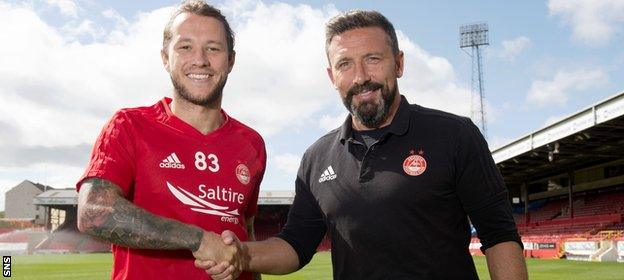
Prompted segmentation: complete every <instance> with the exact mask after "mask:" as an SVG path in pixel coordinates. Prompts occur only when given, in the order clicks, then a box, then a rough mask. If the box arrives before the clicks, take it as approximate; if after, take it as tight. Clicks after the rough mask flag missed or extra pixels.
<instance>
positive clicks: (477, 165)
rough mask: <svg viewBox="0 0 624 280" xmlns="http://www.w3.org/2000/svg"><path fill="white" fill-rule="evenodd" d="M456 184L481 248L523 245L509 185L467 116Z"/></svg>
mask: <svg viewBox="0 0 624 280" xmlns="http://www.w3.org/2000/svg"><path fill="white" fill-rule="evenodd" d="M455 170H456V172H457V173H456V187H457V193H458V195H459V199H460V200H461V203H462V206H463V208H464V209H465V211H466V212H467V213H468V216H469V217H470V220H471V222H472V224H473V225H474V227H475V228H476V230H477V234H478V236H479V239H480V240H481V244H482V247H481V250H482V251H483V252H484V253H485V250H486V249H488V248H490V247H492V246H494V245H496V244H498V243H501V242H506V241H515V242H518V244H520V247H522V242H521V241H520V236H519V235H518V231H517V228H516V223H515V221H514V219H513V215H512V209H511V204H510V203H509V197H508V193H507V188H506V187H505V183H504V181H503V178H502V176H501V175H500V172H499V171H498V169H497V167H496V164H495V163H494V159H492V155H491V152H490V150H489V148H488V145H487V143H486V141H485V139H484V138H483V136H482V135H481V133H480V132H479V129H478V128H477V127H476V126H475V125H474V124H473V123H472V121H470V119H465V123H463V125H462V127H461V129H460V133H459V136H458V143H457V149H456V162H455Z"/></svg>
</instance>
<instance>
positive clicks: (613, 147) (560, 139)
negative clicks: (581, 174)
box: [492, 92, 624, 184]
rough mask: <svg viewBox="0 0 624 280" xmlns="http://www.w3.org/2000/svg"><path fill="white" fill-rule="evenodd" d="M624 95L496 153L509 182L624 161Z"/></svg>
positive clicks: (497, 162) (495, 151)
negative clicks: (619, 160)
mask: <svg viewBox="0 0 624 280" xmlns="http://www.w3.org/2000/svg"><path fill="white" fill-rule="evenodd" d="M623 147H624V92H621V93H619V94H616V95H614V96H612V97H610V98H607V99H606V100H603V101H601V102H599V103H597V104H595V105H593V106H590V107H588V108H586V109H584V110H581V111H579V112H577V113H575V114H573V115H570V116H568V117H565V118H563V119H561V120H559V121H557V122H555V123H553V124H551V125H548V126H546V127H544V128H542V129H539V130H537V131H535V132H533V133H530V134H529V135H526V136H524V137H521V138H519V139H517V140H515V141H513V142H511V143H509V144H507V145H504V146H502V147H500V148H497V149H495V150H494V151H492V156H493V157H494V161H495V162H496V164H497V165H498V167H499V170H500V172H501V174H502V175H503V177H504V178H505V182H506V183H508V184H509V183H522V182H530V181H532V180H536V179H540V178H545V177H548V176H555V175H559V174H563V173H567V172H569V171H572V170H579V169H583V168H585V167H589V166H595V165H599V164H601V163H606V162H612V161H615V160H618V159H624V148H623Z"/></svg>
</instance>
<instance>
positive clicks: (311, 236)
mask: <svg viewBox="0 0 624 280" xmlns="http://www.w3.org/2000/svg"><path fill="white" fill-rule="evenodd" d="M306 161H307V160H306V155H304V156H303V159H302V160H301V165H300V166H299V172H298V173H297V179H296V181H295V199H294V201H293V204H292V205H291V207H290V211H289V212H288V219H287V221H286V225H284V228H282V231H281V232H280V233H279V234H277V237H279V238H281V239H283V240H284V241H286V242H288V244H290V246H292V247H293V249H294V250H295V252H297V256H298V257H299V268H302V267H304V266H305V265H306V264H308V263H309V262H310V260H311V259H312V256H314V254H315V253H316V248H318V246H319V244H320V243H321V241H322V240H323V237H324V236H325V233H326V232H327V225H326V224H325V219H324V215H323V212H322V211H321V209H320V206H319V205H318V203H317V201H316V199H315V198H314V196H313V195H312V193H311V192H310V185H309V183H308V182H309V181H308V175H309V168H307V167H306V166H307V164H306Z"/></svg>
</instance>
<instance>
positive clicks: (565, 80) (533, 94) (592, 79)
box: [527, 69, 608, 106]
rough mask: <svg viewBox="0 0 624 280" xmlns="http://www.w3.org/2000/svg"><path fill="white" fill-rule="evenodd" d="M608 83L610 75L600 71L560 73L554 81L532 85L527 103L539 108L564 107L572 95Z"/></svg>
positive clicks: (555, 76) (541, 81) (537, 82)
mask: <svg viewBox="0 0 624 280" xmlns="http://www.w3.org/2000/svg"><path fill="white" fill-rule="evenodd" d="M606 83H608V75H607V74H606V73H605V72H604V71H603V70H600V69H593V70H586V69H582V70H576V71H572V72H568V71H563V70H560V71H558V72H557V73H556V74H555V75H554V77H553V78H552V80H547V81H544V80H538V81H534V82H533V83H532V84H531V88H530V89H529V91H528V93H527V101H528V102H529V103H531V104H534V105H537V106H544V105H551V104H552V105H564V104H565V103H566V102H567V101H568V96H569V95H570V94H572V93H575V92H578V91H583V90H588V89H591V88H596V87H599V86H602V85H605V84H606Z"/></svg>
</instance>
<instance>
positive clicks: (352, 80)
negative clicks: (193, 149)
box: [197, 11, 527, 279]
mask: <svg viewBox="0 0 624 280" xmlns="http://www.w3.org/2000/svg"><path fill="white" fill-rule="evenodd" d="M326 52H327V58H328V60H329V67H328V68H327V73H328V75H329V78H330V80H331V81H332V83H333V84H334V86H335V88H336V89H337V90H338V92H339V93H340V96H341V98H342V100H343V103H344V104H345V106H346V108H347V110H349V112H350V116H349V117H348V118H347V119H346V121H345V122H344V124H343V125H342V127H340V128H338V129H336V130H334V131H331V132H330V133H328V134H327V135H325V136H323V137H321V138H320V139H319V140H318V141H317V142H316V143H314V144H313V145H312V146H311V147H310V148H309V149H308V150H307V151H306V153H305V154H304V156H303V159H302V161H301V166H300V168H299V172H298V175H297V179H296V182H295V188H296V196H295V200H294V202H293V204H292V207H291V209H290V213H289V215H288V221H287V223H286V225H285V226H284V228H283V230H282V232H281V233H279V234H278V235H277V236H276V237H273V238H270V239H268V240H266V241H261V242H245V243H243V244H241V246H242V248H243V250H244V251H245V252H246V254H247V255H248V257H247V258H246V259H245V261H244V264H243V267H244V268H245V269H247V270H251V271H259V272H263V273H275V274H283V273H290V272H293V271H295V270H297V269H299V268H301V267H303V266H304V265H306V264H307V263H308V262H309V261H310V259H311V258H312V256H313V255H314V253H315V252H316V248H317V246H318V245H319V243H320V242H321V240H322V239H323V237H324V236H325V234H326V233H328V234H329V236H330V237H331V242H332V251H331V254H332V264H333V270H334V271H333V275H334V279H478V276H477V272H476V270H475V267H474V263H473V260H472V257H471V256H470V253H469V251H468V245H469V242H470V237H471V236H470V226H469V222H468V216H469V217H470V219H471V221H472V223H473V224H474V225H475V227H476V228H477V231H478V234H479V237H480V238H481V242H482V243H483V246H482V247H481V249H482V250H483V251H484V252H485V255H486V256H487V263H488V268H489V272H490V276H491V278H492V279H526V278H527V272H526V267H525V264H524V259H523V256H522V243H521V241H520V237H519V235H518V232H517V230H516V226H515V223H514V220H513V217H512V211H511V205H510V203H509V201H508V196H507V190H506V187H505V185H504V183H503V181H502V178H501V176H500V174H499V172H498V171H497V169H496V166H495V164H494V161H493V160H492V157H491V155H490V153H489V150H488V147H487V144H486V142H485V141H484V139H483V137H482V136H481V134H480V132H479V130H478V129H477V128H476V127H475V125H473V124H472V122H471V121H470V119H468V118H464V117H459V116H455V115H452V114H449V113H445V112H441V111H437V110H433V109H428V108H424V107H421V106H418V105H410V104H409V103H408V102H407V100H406V99H405V97H403V96H401V95H400V94H399V89H398V86H397V79H398V78H400V77H401V76H402V75H403V59H404V57H403V52H401V51H400V50H399V47H398V42H397V37H396V34H395V31H394V27H393V26H392V24H391V23H390V22H389V21H388V20H387V19H386V18H385V17H384V16H383V15H381V14H379V13H378V12H373V11H352V12H347V13H345V14H341V15H338V16H337V17H335V18H333V19H332V20H330V21H329V23H328V24H327V26H326ZM226 235H229V236H230V238H231V240H233V241H234V242H237V240H236V238H234V236H232V235H230V234H229V233H227V234H226ZM239 244H240V243H239ZM197 264H198V265H199V266H202V267H204V268H207V269H208V273H210V274H213V275H214V277H215V279H227V277H229V276H228V273H229V272H232V270H233V268H232V267H230V268H226V266H225V265H224V264H219V265H214V264H215V263H214V262H210V261H207V262H198V263H197Z"/></svg>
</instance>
